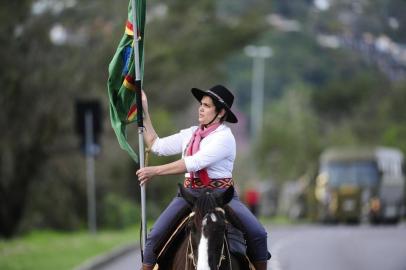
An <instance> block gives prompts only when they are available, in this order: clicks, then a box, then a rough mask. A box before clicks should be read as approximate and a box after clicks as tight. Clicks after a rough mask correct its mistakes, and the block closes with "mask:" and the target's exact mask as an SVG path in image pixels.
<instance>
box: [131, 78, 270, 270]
mask: <svg viewBox="0 0 406 270" xmlns="http://www.w3.org/2000/svg"><path fill="white" fill-rule="evenodd" d="M191 91H192V94H193V96H194V97H195V98H196V99H197V100H198V101H199V102H200V106H199V110H198V121H199V126H193V127H190V128H188V129H183V130H181V131H180V132H179V133H176V134H174V135H171V136H168V137H165V138H159V137H158V135H157V134H156V132H155V130H154V128H153V126H152V122H151V118H150V116H149V112H148V101H147V97H146V95H145V93H143V96H142V102H143V103H142V105H143V110H144V126H145V131H144V140H145V143H146V145H147V147H148V148H150V149H151V150H152V152H153V153H155V154H157V155H162V156H169V155H175V154H182V158H181V159H179V160H177V161H174V162H171V163H168V164H164V165H160V166H149V167H144V168H142V169H139V170H138V171H137V176H138V179H139V181H140V183H141V184H145V183H146V182H148V181H149V180H151V179H152V177H154V176H157V175H169V174H181V173H185V181H184V186H185V187H186V188H188V189H190V190H191V191H193V190H194V189H199V188H205V187H209V188H212V189H220V190H221V189H226V188H227V187H229V186H230V185H233V180H232V170H233V165H234V160H235V155H236V145H235V139H234V136H233V134H232V132H231V130H230V128H229V127H227V126H226V125H225V123H224V122H229V123H237V122H238V120H237V117H236V116H235V115H234V113H233V112H232V111H231V106H232V104H233V101H234V96H233V94H232V93H231V92H230V91H229V90H228V89H227V88H225V87H224V86H221V85H216V86H214V87H212V88H211V89H209V90H201V89H197V88H192V90H191ZM228 205H229V206H230V207H231V209H232V210H233V211H234V213H235V214H236V215H237V217H238V219H239V221H240V222H241V225H242V227H243V228H242V229H243V233H244V234H245V237H246V242H247V253H248V255H249V257H250V259H251V260H252V261H253V264H254V266H255V268H256V269H257V270H262V269H266V265H267V260H268V259H269V253H268V249H267V232H266V230H265V229H264V227H263V226H262V225H261V224H260V223H259V221H258V220H257V219H256V217H255V216H254V215H253V214H252V213H251V212H250V210H249V209H248V208H247V207H246V206H245V205H244V204H243V203H242V202H241V201H240V200H239V198H238V195H237V194H235V196H234V198H233V199H232V200H231V202H230V203H229V204H228ZM187 207H188V203H187V202H186V201H185V200H184V199H183V198H182V197H179V196H178V197H175V198H174V199H173V200H172V202H171V203H170V204H169V206H168V207H167V208H166V209H165V210H164V211H163V212H162V214H161V215H160V217H159V218H158V219H157V220H156V222H155V224H154V226H153V228H152V229H151V231H150V233H149V234H148V237H147V241H146V244H145V247H144V261H143V269H153V267H154V265H155V263H156V260H157V257H156V254H155V252H154V248H155V246H156V245H157V243H158V242H159V241H161V240H162V238H163V237H164V236H165V235H166V232H167V231H168V230H170V229H171V228H172V226H173V224H174V223H175V222H177V219H178V218H179V215H178V214H179V213H180V212H183V211H184V209H186V208H187Z"/></svg>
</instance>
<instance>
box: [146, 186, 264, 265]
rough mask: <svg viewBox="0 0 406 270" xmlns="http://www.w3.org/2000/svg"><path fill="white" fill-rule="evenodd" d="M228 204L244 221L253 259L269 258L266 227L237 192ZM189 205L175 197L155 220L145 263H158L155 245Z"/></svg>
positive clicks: (249, 250) (147, 244)
mask: <svg viewBox="0 0 406 270" xmlns="http://www.w3.org/2000/svg"><path fill="white" fill-rule="evenodd" d="M191 191H193V190H191ZM228 205H229V206H230V207H231V209H233V211H234V212H235V214H236V215H237V216H238V218H239V220H240V221H241V223H242V224H241V225H242V226H243V229H244V232H245V234H246V236H245V237H246V241H247V249H248V253H249V255H250V258H251V260H252V261H254V262H256V261H258V262H260V261H266V260H268V248H267V232H266V230H265V229H264V227H263V226H262V225H261V223H259V221H258V220H257V219H256V217H255V216H254V215H253V214H252V212H251V211H250V210H249V209H248V208H247V207H246V206H245V205H244V204H243V203H242V202H241V201H240V199H239V198H238V195H237V193H235V194H234V198H233V199H232V200H231V202H230V203H229V204H228ZM187 207H188V203H187V202H186V201H185V200H184V199H183V198H182V197H175V198H174V199H173V200H172V202H171V203H170V204H169V205H168V207H167V208H166V209H165V210H164V211H163V212H162V214H161V215H160V216H159V218H158V219H157V220H156V221H155V224H154V226H153V227H152V229H151V231H150V233H149V234H148V237H147V241H146V243H145V247H144V262H143V263H144V264H149V265H153V264H155V263H156V260H157V255H156V254H155V253H154V247H155V246H156V245H157V243H158V242H159V241H161V240H162V238H163V237H164V236H165V234H166V233H167V232H168V231H169V230H171V229H172V227H173V224H174V223H175V222H177V220H176V219H177V218H178V217H179V215H178V213H179V212H183V211H184V209H185V208H187Z"/></svg>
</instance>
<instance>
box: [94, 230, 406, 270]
mask: <svg viewBox="0 0 406 270" xmlns="http://www.w3.org/2000/svg"><path fill="white" fill-rule="evenodd" d="M268 231H269V233H270V236H271V237H270V239H269V242H270V250H271V253H272V259H271V261H270V263H269V267H268V268H269V269H272V270H383V269H384V270H405V269H406V225H405V224H401V225H398V226H377V227H371V226H313V225H303V226H289V227H281V226H275V227H273V226H270V227H268ZM139 262H140V257H139V251H137V252H132V253H128V254H127V255H126V256H123V257H122V258H120V259H118V260H116V261H114V262H112V263H111V264H110V265H106V266H104V267H103V268H99V269H98V270H130V269H139V267H140V263H139Z"/></svg>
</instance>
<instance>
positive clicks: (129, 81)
mask: <svg viewBox="0 0 406 270" xmlns="http://www.w3.org/2000/svg"><path fill="white" fill-rule="evenodd" d="M123 85H124V87H125V88H127V89H128V90H132V91H135V90H136V88H135V83H134V78H133V77H132V76H130V75H127V76H125V78H124V81H123Z"/></svg>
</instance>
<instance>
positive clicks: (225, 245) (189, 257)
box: [185, 207, 232, 270]
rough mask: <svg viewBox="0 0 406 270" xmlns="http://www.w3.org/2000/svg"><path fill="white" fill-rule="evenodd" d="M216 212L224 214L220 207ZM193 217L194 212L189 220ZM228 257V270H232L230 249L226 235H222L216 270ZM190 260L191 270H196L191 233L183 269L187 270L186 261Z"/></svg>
mask: <svg viewBox="0 0 406 270" xmlns="http://www.w3.org/2000/svg"><path fill="white" fill-rule="evenodd" d="M214 210H215V211H217V212H221V213H223V214H225V211H224V209H223V208H221V207H216V208H215V209H214ZM194 215H195V212H194V211H193V212H191V213H190V215H189V218H192V217H193V216H194ZM225 249H226V250H227V254H226V255H227V256H226V255H225V254H224V250H225ZM227 257H228V261H229V266H230V270H232V265H231V255H230V248H229V246H228V243H227V237H226V234H224V239H223V244H222V246H221V253H220V258H219V261H218V263H217V267H216V269H217V270H218V269H220V266H221V263H222V262H223V261H224V260H225V259H226V258H227ZM189 260H191V261H192V265H193V269H197V263H196V257H195V254H194V251H193V243H192V233H191V232H190V233H189V237H188V245H187V248H186V260H185V269H187V265H188V261H189Z"/></svg>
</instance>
